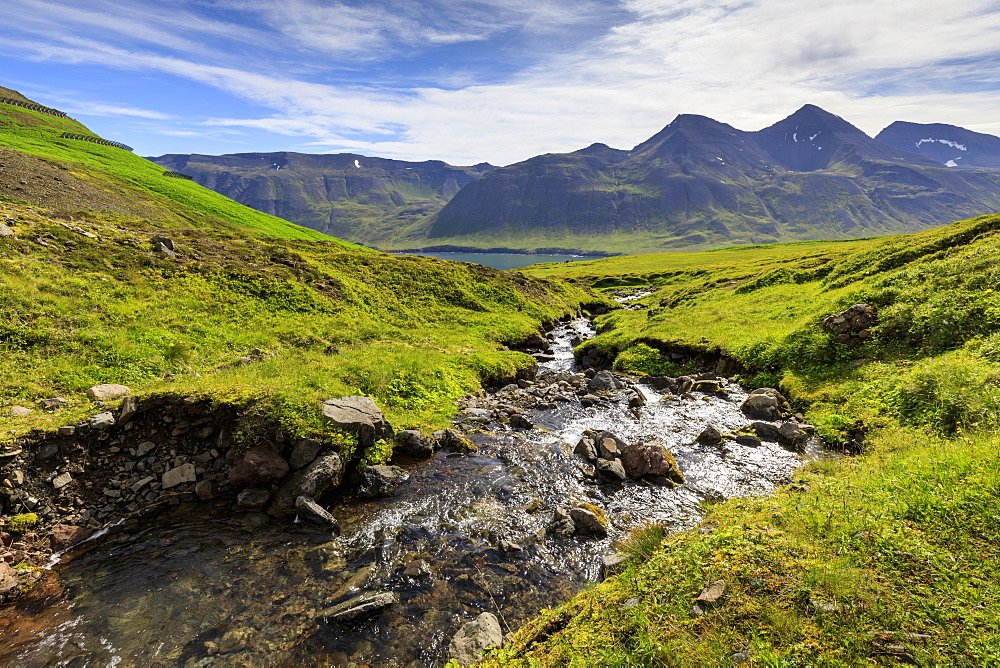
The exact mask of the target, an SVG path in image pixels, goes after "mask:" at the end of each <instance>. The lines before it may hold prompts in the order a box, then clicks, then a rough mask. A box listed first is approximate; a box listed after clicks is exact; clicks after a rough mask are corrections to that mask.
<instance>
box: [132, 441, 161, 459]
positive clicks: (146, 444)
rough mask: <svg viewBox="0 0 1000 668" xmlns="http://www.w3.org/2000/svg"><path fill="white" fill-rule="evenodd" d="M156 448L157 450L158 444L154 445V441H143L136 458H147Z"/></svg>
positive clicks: (136, 450)
mask: <svg viewBox="0 0 1000 668" xmlns="http://www.w3.org/2000/svg"><path fill="white" fill-rule="evenodd" d="M154 448H156V443H153V442H152V441H143V442H142V443H140V444H139V445H138V447H136V449H135V456H136V457H145V456H146V455H148V454H149V453H150V452H152V451H153V449H154Z"/></svg>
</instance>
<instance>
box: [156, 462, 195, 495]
mask: <svg viewBox="0 0 1000 668" xmlns="http://www.w3.org/2000/svg"><path fill="white" fill-rule="evenodd" d="M197 479H198V475H197V473H195V468H194V464H191V463H190V462H189V463H187V464H181V465H180V466H177V467H175V468H172V469H170V470H169V471H167V472H165V473H164V474H163V478H162V480H161V484H162V485H163V489H170V488H171V487H176V486H177V485H183V484H184V483H186V482H195V481H196V480H197Z"/></svg>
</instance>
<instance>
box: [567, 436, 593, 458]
mask: <svg viewBox="0 0 1000 668" xmlns="http://www.w3.org/2000/svg"><path fill="white" fill-rule="evenodd" d="M573 454H575V455H580V456H581V457H583V458H584V459H586V460H587V461H588V462H593V461H595V460H596V459H597V448H596V447H595V446H594V439H593V438H591V437H590V436H586V435H585V436H584V437H583V438H581V439H580V440H579V441H577V444H576V448H574V449H573Z"/></svg>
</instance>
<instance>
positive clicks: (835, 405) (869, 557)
mask: <svg viewBox="0 0 1000 668" xmlns="http://www.w3.org/2000/svg"><path fill="white" fill-rule="evenodd" d="M532 273H533V274H534V275H536V276H546V277H556V276H558V277H561V278H564V279H567V280H575V281H579V282H580V283H583V284H589V285H595V286H605V287H613V286H620V285H632V286H639V285H644V286H649V287H650V288H652V289H653V290H654V292H653V293H652V294H651V295H649V296H648V297H645V298H643V299H641V300H639V304H640V307H639V308H638V309H636V310H620V311H615V312H613V313H610V314H608V315H605V316H601V317H600V318H599V319H598V320H597V325H598V329H599V332H600V335H599V336H598V337H597V338H596V339H594V340H592V341H590V342H588V343H586V344H584V346H583V347H581V349H579V350H578V353H579V354H581V355H582V354H584V352H585V351H586V350H589V349H590V348H596V349H597V350H598V351H600V352H602V353H603V354H604V355H605V356H607V357H609V358H611V359H614V360H615V366H616V367H617V368H619V369H622V370H626V371H632V372H636V373H656V374H664V373H667V374H678V373H680V372H681V371H683V370H684V367H683V364H681V366H678V365H677V357H680V358H681V359H682V360H688V361H690V360H691V359H693V358H696V357H698V356H699V355H700V356H701V357H702V359H703V360H706V359H717V358H720V357H721V358H723V359H726V360H728V362H727V364H728V365H729V366H730V368H736V369H738V370H739V372H740V374H741V375H742V376H743V378H744V380H745V381H746V382H749V383H751V385H754V386H762V385H763V386H770V387H778V388H779V389H780V390H781V391H782V392H783V393H784V394H785V395H786V396H788V397H789V398H790V400H791V401H792V404H793V407H794V408H793V409H794V411H796V412H802V413H805V417H806V419H807V420H808V421H809V422H811V423H813V424H815V425H816V427H817V431H818V433H820V434H821V435H822V436H823V437H824V438H826V439H827V440H828V442H830V443H832V444H839V445H842V446H843V447H844V448H845V450H846V452H849V453H853V454H851V455H850V456H844V457H837V458H820V459H816V460H812V461H808V462H807V463H806V465H805V466H804V468H803V470H802V472H801V473H800V474H799V475H797V476H796V479H795V480H794V481H793V484H791V485H789V486H788V487H787V488H785V489H783V490H781V491H780V492H779V493H778V494H777V495H776V496H774V497H768V498H761V499H742V500H740V499H736V500H731V501H728V502H725V503H721V504H711V505H709V506H708V507H707V508H706V513H707V517H706V520H705V522H704V523H703V524H702V526H701V527H699V528H698V529H695V530H692V531H687V532H682V533H677V534H673V535H668V531H666V530H665V528H664V527H650V528H647V529H645V530H642V531H640V532H638V533H637V534H636V535H635V536H634V537H633V539H632V540H631V541H629V542H626V543H625V544H624V545H622V546H620V550H621V551H622V552H623V553H624V554H626V555H628V562H627V565H626V568H625V569H624V572H622V573H621V574H620V575H618V576H616V577H613V578H611V579H609V580H607V581H605V582H604V583H601V584H599V585H597V586H595V588H594V589H593V590H591V591H589V592H586V593H584V594H581V595H579V596H577V597H576V598H574V599H573V600H572V601H570V602H569V603H567V604H566V605H563V606H560V607H559V608H557V609H556V610H553V611H546V612H544V613H543V614H542V615H541V616H540V617H539V618H537V619H536V620H534V621H533V622H531V623H530V624H528V625H527V626H525V627H524V628H522V629H521V630H520V631H518V632H517V633H516V634H515V636H514V638H513V640H512V641H511V643H510V644H509V645H508V646H507V648H505V649H504V650H500V651H497V652H495V653H494V654H493V655H492V657H491V658H490V659H489V660H487V661H486V662H485V665H489V666H528V665H532V666H534V665H643V666H647V665H670V666H701V665H743V664H747V665H890V664H897V663H907V664H910V665H991V664H993V663H996V662H997V661H998V659H1000V585H998V583H1000V579H998V576H1000V568H998V564H1000V561H998V557H1000V547H998V542H997V536H998V535H1000V522H998V518H1000V462H998V460H997V457H996V452H997V447H998V439H997V436H996V434H997V428H998V426H1000V352H998V351H1000V296H998V295H1000V293H998V291H997V290H998V286H1000V216H997V215H992V216H983V217H979V218H975V219H972V220H966V221H962V222H959V223H955V224H952V225H948V226H945V227H941V228H938V229H934V230H929V231H925V232H921V233H919V234H913V235H906V236H899V237H893V238H889V239H880V240H862V241H849V242H840V243H830V242H817V243H801V244H793V245H776V246H757V247H748V248H742V249H726V250H720V251H712V252H703V253H669V254H652V255H645V256H634V257H621V258H607V259H602V260H597V261H589V262H580V263H572V264H569V265H562V264H559V265H557V264H552V265H546V266H539V267H538V268H536V269H533V270H532ZM859 303H863V304H867V305H869V306H871V307H874V308H875V309H877V319H876V321H875V324H874V326H872V327H870V329H869V330H868V333H869V334H870V336H867V337H856V336H855V337H848V339H849V340H847V341H843V340H840V341H838V338H837V336H836V335H835V334H834V332H832V331H830V330H829V329H827V328H826V327H825V326H824V324H823V321H824V318H825V317H827V316H829V315H832V314H836V313H838V312H841V311H843V310H844V309H846V308H848V307H850V306H852V305H855V304H859ZM734 465H739V461H738V458H737V455H736V454H734ZM666 529H669V527H666ZM718 581H722V582H724V583H725V595H724V597H723V598H722V599H721V602H720V603H719V604H718V605H714V606H707V607H706V608H705V609H703V610H702V612H703V614H694V613H693V612H692V606H693V605H694V603H695V600H696V598H697V597H698V596H699V594H700V593H701V592H702V591H703V590H704V589H705V588H706V587H708V586H709V585H710V584H711V583H713V582H718Z"/></svg>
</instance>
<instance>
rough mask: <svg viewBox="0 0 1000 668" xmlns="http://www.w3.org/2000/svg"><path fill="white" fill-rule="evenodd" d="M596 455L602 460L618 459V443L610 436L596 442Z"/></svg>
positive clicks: (619, 450) (620, 454)
mask: <svg viewBox="0 0 1000 668" xmlns="http://www.w3.org/2000/svg"><path fill="white" fill-rule="evenodd" d="M597 454H598V455H599V456H600V457H601V458H602V459H618V458H619V457H621V456H622V452H621V449H620V448H619V446H618V441H617V440H616V439H615V438H613V437H610V436H609V437H605V438H600V439H599V440H598V441H597Z"/></svg>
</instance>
